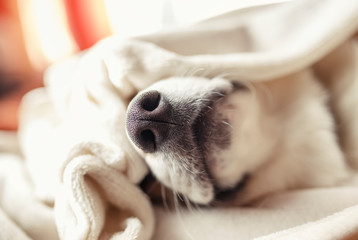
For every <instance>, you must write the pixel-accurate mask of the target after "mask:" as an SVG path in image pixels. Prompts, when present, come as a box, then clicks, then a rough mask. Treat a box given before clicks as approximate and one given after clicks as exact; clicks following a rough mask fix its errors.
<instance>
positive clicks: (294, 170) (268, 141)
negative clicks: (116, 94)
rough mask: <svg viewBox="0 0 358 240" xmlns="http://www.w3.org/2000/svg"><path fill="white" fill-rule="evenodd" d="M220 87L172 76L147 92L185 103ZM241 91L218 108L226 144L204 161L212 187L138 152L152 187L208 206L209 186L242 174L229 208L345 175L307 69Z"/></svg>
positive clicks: (319, 90)
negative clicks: (153, 178) (225, 127)
mask: <svg viewBox="0 0 358 240" xmlns="http://www.w3.org/2000/svg"><path fill="white" fill-rule="evenodd" d="M228 82H229V81H228V80H223V79H219V80H218V79H215V80H209V79H204V80H203V78H196V77H188V78H176V79H174V80H173V79H169V80H164V81H161V82H158V83H156V84H154V85H153V86H151V87H149V88H148V90H152V89H155V90H158V91H160V92H162V93H165V94H166V96H169V98H173V99H176V100H177V101H178V99H179V101H187V100H188V99H191V98H192V96H199V98H200V96H204V95H205V93H206V92H207V91H213V90H215V89H216V88H217V87H218V86H219V87H221V88H223V89H226V90H228V89H230V88H229V87H228ZM244 85H246V88H247V90H241V91H233V92H232V93H229V94H228V95H227V96H226V97H225V98H224V99H223V101H222V102H220V103H218V105H219V107H218V108H217V109H218V111H219V112H220V114H221V115H222V116H224V117H225V119H226V121H227V122H228V124H229V125H230V129H231V143H230V146H229V147H228V148H224V149H221V148H220V147H215V149H214V152H213V153H212V156H211V157H210V159H206V164H207V168H208V171H209V173H210V176H211V177H213V178H214V179H212V182H211V183H210V184H208V183H207V182H206V183H205V184H203V183H200V182H196V180H195V178H194V177H193V176H191V175H193V174H194V176H195V174H198V173H197V172H196V173H195V171H194V173H193V170H194V169H187V168H186V167H185V169H186V170H187V171H183V167H182V166H181V164H182V162H181V161H180V160H179V161H178V156H172V155H171V154H170V153H166V154H163V153H154V154H153V153H152V154H144V153H143V156H144V157H145V159H146V161H147V163H148V164H149V166H150V168H151V170H152V171H153V172H154V174H155V175H156V176H157V178H158V179H159V180H160V181H162V182H163V183H164V184H165V185H167V186H169V187H171V188H173V189H174V190H175V191H179V192H180V193H182V194H184V195H186V196H188V197H189V198H190V199H191V200H193V201H195V202H199V203H209V202H210V201H212V200H213V198H214V194H213V186H212V185H213V184H215V185H216V186H217V187H220V188H224V189H225V188H232V187H234V186H235V185H237V184H238V183H239V182H240V180H241V179H242V177H243V176H244V174H247V173H248V174H249V175H250V177H249V180H248V181H247V183H246V184H245V187H244V188H243V189H242V190H241V191H239V192H238V193H237V195H236V198H235V199H233V202H234V203H235V204H244V203H248V202H250V201H252V200H254V199H256V198H258V197H261V196H264V195H266V194H269V193H273V192H277V191H283V190H287V189H293V188H302V187H316V186H330V185H333V184H336V183H338V182H340V181H342V180H344V179H345V178H346V177H347V176H349V174H350V173H349V171H348V170H347V168H346V165H345V160H344V156H343V153H342V151H341V149H340V147H339V144H338V142H337V139H336V136H335V125H334V120H333V117H332V115H331V113H330V111H329V108H328V106H327V94H326V92H325V90H324V88H323V87H322V86H321V85H320V84H319V82H318V81H316V80H315V78H314V76H313V75H312V74H311V73H310V72H309V71H304V72H301V73H297V74H294V75H292V76H288V77H285V78H282V79H276V80H274V81H269V82H260V83H250V84H249V83H247V84H245V83H244ZM145 91H147V90H144V92H145ZM188 114H194V113H190V112H188ZM138 151H140V150H138ZM164 156H165V157H164ZM168 158H170V159H168ZM174 158H177V159H174ZM179 159H180V156H179ZM170 160H173V161H170ZM168 162H170V163H168ZM178 169H179V170H178ZM185 169H184V170H185ZM205 189H206V190H205ZM205 191H206V192H205ZM204 192H205V193H204Z"/></svg>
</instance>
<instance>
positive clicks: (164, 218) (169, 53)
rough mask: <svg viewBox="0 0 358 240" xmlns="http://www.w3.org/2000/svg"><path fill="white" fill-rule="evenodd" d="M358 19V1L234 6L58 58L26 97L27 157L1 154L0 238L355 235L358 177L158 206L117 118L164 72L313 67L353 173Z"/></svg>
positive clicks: (277, 71) (253, 72) (251, 73)
mask: <svg viewBox="0 0 358 240" xmlns="http://www.w3.org/2000/svg"><path fill="white" fill-rule="evenodd" d="M357 30H358V2H357V1H356V0H346V1H344V3H343V2H342V1H338V0H326V1H320V0H315V1H312V0H303V1H297V2H292V3H291V2H290V3H284V4H279V5H272V6H263V7H257V8H252V9H244V10H239V11H236V12H233V13H228V14H226V15H224V16H220V17H216V18H214V19H211V20H207V21H205V22H202V23H201V24H198V25H195V26H192V27H190V28H186V29H178V30H175V31H173V32H166V33H159V34H154V35H150V36H143V37H138V38H136V39H127V40H123V39H120V38H119V37H117V36H113V37H110V38H108V39H105V40H103V41H101V42H99V43H98V44H97V45H96V46H94V47H93V48H91V49H90V50H88V51H87V52H85V53H82V54H80V55H78V56H75V57H72V58H71V59H68V60H66V61H64V62H62V63H58V64H56V65H54V66H53V67H51V68H50V69H49V70H48V72H47V74H46V77H45V84H46V87H45V88H44V89H37V90H35V91H33V92H31V93H29V94H28V95H27V96H26V97H25V98H24V101H23V104H22V111H21V126H20V129H19V139H20V145H21V149H22V153H23V156H24V160H25V162H23V161H22V160H21V159H19V157H18V156H12V155H11V156H9V155H2V156H1V158H3V159H5V158H6V159H8V160H6V161H5V160H1V161H0V163H1V164H2V167H1V168H0V169H1V171H0V180H1V181H0V190H1V192H0V193H1V194H0V200H1V201H0V203H1V208H2V209H3V211H0V226H1V232H0V237H1V238H4V239H11V238H16V239H29V238H33V239H56V238H60V239H128V240H130V239H144V240H146V239H151V238H152V237H153V236H154V237H153V239H252V238H255V237H260V236H261V237H260V238H259V239H260V240H268V239H354V237H356V238H357V237H358V219H357V216H358V210H357V209H358V207H357V206H358V205H357V204H358V201H357V199H358V198H357V195H358V190H357V188H356V187H355V186H357V183H356V182H357V181H355V180H354V179H352V181H351V182H347V183H346V184H345V186H337V188H332V189H312V190H301V191H294V192H288V193H282V194H278V195H274V196H271V197H269V198H265V199H262V200H261V201H260V202H258V203H256V205H254V206H253V207H252V208H235V209H212V210H209V209H203V210H200V211H194V212H190V211H188V212H179V213H177V214H179V215H177V214H174V215H173V214H171V213H170V212H167V211H164V210H163V209H161V208H156V209H155V212H154V211H153V207H152V205H151V203H150V202H149V200H148V198H147V197H146V196H145V194H144V193H143V192H142V191H141V190H140V189H139V187H138V186H137V184H138V183H139V182H140V181H141V180H142V179H143V177H144V176H145V174H146V173H147V171H148V169H147V167H146V165H145V163H144V162H143V161H142V159H141V158H140V157H139V156H138V155H137V154H136V152H135V151H134V149H133V147H132V145H131V144H130V143H129V141H128V139H127V137H126V133H125V129H124V122H125V111H126V107H127V105H128V103H129V101H130V99H131V98H132V97H133V96H134V95H135V94H136V93H137V92H138V91H139V90H140V89H143V88H145V87H147V86H149V85H150V84H152V83H153V82H155V81H158V80H160V79H163V78H165V77H168V76H175V75H183V74H186V73H188V72H189V73H191V74H195V73H197V74H199V75H203V72H204V73H205V76H208V77H210V76H218V75H226V76H228V77H230V78H233V79H240V80H245V81H264V80H265V81H269V80H274V79H275V78H279V77H284V76H286V75H288V74H292V73H295V72H298V71H300V70H302V69H305V68H311V69H312V70H313V71H314V72H315V74H316V75H317V76H318V77H319V78H320V79H321V80H322V82H323V84H325V86H326V88H327V89H328V91H329V93H330V95H331V102H330V106H331V108H332V111H333V112H334V114H335V116H336V120H337V123H338V125H339V126H340V128H339V129H338V130H339V131H338V134H339V137H340V141H341V145H342V148H343V150H344V151H345V153H346V157H347V164H348V165H349V167H351V169H352V172H353V173H354V172H355V171H356V169H357V168H358V153H357V152H358V149H357V148H356V146H357V144H358V129H357V128H358V124H357V123H358V112H357V111H355V110H356V109H357V107H358V101H357V96H356V93H357V92H358V89H357V88H358V50H357V43H356V41H355V40H354V39H352V38H351V36H352V35H353V34H354V32H355V31H357ZM200 71H202V72H201V73H200ZM14 158H15V159H14ZM9 159H10V160H9ZM25 164H26V168H25ZM15 178H17V179H20V180H15ZM24 179H31V181H26V180H24ZM13 184H19V186H17V185H16V186H15V185H13ZM345 208H346V209H345ZM154 213H156V214H154ZM177 216H179V220H178V218H177ZM155 219H156V220H157V227H156V228H155ZM223 223H225V224H223ZM55 224H56V227H55ZM4 226H8V227H6V228H4ZM213 226H214V227H213ZM153 234H154V235H153Z"/></svg>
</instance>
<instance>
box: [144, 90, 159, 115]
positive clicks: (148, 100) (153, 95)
mask: <svg viewBox="0 0 358 240" xmlns="http://www.w3.org/2000/svg"><path fill="white" fill-rule="evenodd" d="M159 102H160V93H159V92H158V91H150V92H147V93H145V94H144V95H143V96H142V99H141V103H140V105H141V107H142V108H143V109H144V110H146V111H150V112H151V111H153V110H155V109H156V108H157V107H158V106H159Z"/></svg>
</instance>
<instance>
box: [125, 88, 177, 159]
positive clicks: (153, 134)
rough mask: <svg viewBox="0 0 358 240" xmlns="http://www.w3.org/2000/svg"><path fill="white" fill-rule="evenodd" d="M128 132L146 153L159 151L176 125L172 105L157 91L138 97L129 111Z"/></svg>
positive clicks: (131, 104) (130, 105)
mask: <svg viewBox="0 0 358 240" xmlns="http://www.w3.org/2000/svg"><path fill="white" fill-rule="evenodd" d="M126 125H127V132H128V136H129V137H130V139H131V140H132V141H133V143H134V144H135V145H136V146H137V147H138V148H140V149H142V150H143V151H144V152H148V153H152V152H155V151H156V150H158V148H159V147H160V146H161V144H162V143H163V142H164V141H165V140H166V139H167V137H168V135H169V132H170V130H171V128H172V127H173V126H174V125H175V123H174V119H173V110H172V107H171V105H170V103H169V102H168V101H167V100H166V99H165V98H164V97H163V96H162V95H161V94H160V93H159V92H158V91H155V90H152V91H148V92H144V93H142V94H140V95H138V96H136V97H135V98H134V99H133V100H132V102H131V103H130V104H129V107H128V110H127V124H126Z"/></svg>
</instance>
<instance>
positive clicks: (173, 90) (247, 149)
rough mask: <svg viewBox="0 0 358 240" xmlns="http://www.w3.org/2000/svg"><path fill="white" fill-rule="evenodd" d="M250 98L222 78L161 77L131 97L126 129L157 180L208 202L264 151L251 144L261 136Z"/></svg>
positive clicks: (244, 90)
mask: <svg viewBox="0 0 358 240" xmlns="http://www.w3.org/2000/svg"><path fill="white" fill-rule="evenodd" d="M250 99H252V95H251V93H250V91H248V89H247V88H246V87H244V86H243V85H241V84H237V83H232V82H230V81H228V80H225V79H221V78H215V79H210V80H209V79H207V78H201V77H187V78H179V77H175V78H170V79H166V80H162V81H159V82H157V83H155V84H153V85H152V86H150V87H149V88H147V89H145V90H143V91H141V92H140V93H138V95H137V96H136V97H135V98H134V99H133V100H132V101H131V103H130V105H129V107H128V111H127V123H126V126H127V133H128V136H129V138H130V140H131V141H132V143H133V144H134V145H135V146H136V148H137V149H138V151H139V152H140V153H141V154H142V155H143V157H144V158H145V160H146V162H147V164H148V165H149V167H150V169H151V171H152V172H153V173H154V175H155V176H156V177H157V178H158V179H159V181H161V182H162V183H163V184H165V185H166V186H168V187H170V188H172V189H173V190H174V191H176V192H179V193H181V194H183V195H185V196H187V197H188V198H189V199H190V200H192V201H194V202H197V203H200V204H208V203H210V202H211V201H212V200H213V199H215V193H216V192H218V191H222V190H226V189H232V188H235V187H236V186H237V185H238V184H239V183H240V181H241V180H242V179H243V177H244V176H245V174H246V173H248V172H250V171H251V170H252V169H254V168H255V167H256V166H257V165H258V164H259V163H258V161H257V160H256V159H260V157H259V156H258V154H265V150H264V149H263V150H260V151H257V150H255V147H257V145H258V144H260V139H261V140H262V136H260V134H261V132H260V129H259V127H256V126H259V125H260V124H258V123H257V118H255V115H256V112H257V109H256V108H257V107H256V106H254V105H253V104H250V102H252V101H250ZM264 148H265V147H264Z"/></svg>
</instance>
